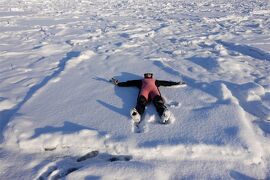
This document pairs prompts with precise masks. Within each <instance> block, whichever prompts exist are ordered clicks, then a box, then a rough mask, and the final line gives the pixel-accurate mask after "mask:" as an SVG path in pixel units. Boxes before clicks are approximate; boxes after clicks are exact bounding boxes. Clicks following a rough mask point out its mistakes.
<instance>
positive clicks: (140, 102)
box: [136, 95, 147, 115]
mask: <svg viewBox="0 0 270 180" xmlns="http://www.w3.org/2000/svg"><path fill="white" fill-rule="evenodd" d="M146 105H147V99H146V98H145V97H144V96H142V95H140V96H139V97H138V99H137V105H136V110H137V111H138V113H139V114H140V115H142V114H143V113H144V110H145V107H146Z"/></svg>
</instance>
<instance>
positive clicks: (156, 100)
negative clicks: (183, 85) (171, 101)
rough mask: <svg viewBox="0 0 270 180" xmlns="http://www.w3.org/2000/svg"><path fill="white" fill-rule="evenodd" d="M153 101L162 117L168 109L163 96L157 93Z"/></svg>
mask: <svg viewBox="0 0 270 180" xmlns="http://www.w3.org/2000/svg"><path fill="white" fill-rule="evenodd" d="M153 103H154V105H155V107H156V110H157V113H158V115H159V116H160V117H161V116H162V114H163V112H164V111H165V110H166V109H167V107H166V105H165V102H164V100H163V98H162V97H161V96H159V95H157V96H155V97H154V99H153Z"/></svg>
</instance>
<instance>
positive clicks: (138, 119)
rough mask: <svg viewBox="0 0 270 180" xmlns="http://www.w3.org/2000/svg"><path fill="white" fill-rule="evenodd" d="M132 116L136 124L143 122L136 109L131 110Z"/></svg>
mask: <svg viewBox="0 0 270 180" xmlns="http://www.w3.org/2000/svg"><path fill="white" fill-rule="evenodd" d="M130 116H131V118H132V120H133V121H134V122H135V123H139V122H140V121H141V115H140V114H139V113H138V111H137V109H135V108H133V109H131V111H130Z"/></svg>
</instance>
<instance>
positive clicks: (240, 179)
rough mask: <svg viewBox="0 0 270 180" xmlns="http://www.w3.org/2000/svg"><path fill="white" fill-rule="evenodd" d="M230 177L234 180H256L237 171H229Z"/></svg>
mask: <svg viewBox="0 0 270 180" xmlns="http://www.w3.org/2000/svg"><path fill="white" fill-rule="evenodd" d="M230 176H231V177H232V178H233V179H235V180H256V178H253V177H250V176H247V175H245V174H243V173H240V172H238V171H235V170H231V171H230Z"/></svg>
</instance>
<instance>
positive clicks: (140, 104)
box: [136, 95, 167, 116]
mask: <svg viewBox="0 0 270 180" xmlns="http://www.w3.org/2000/svg"><path fill="white" fill-rule="evenodd" d="M147 103H148V102H147V99H146V98H145V97H144V96H142V95H141V96H139V97H138V99H137V105H136V109H137V111H138V113H139V114H140V115H142V114H143V113H144V110H145V107H146V105H147ZM153 103H154V106H155V107H156V110H157V113H158V115H159V116H162V114H163V112H164V110H165V109H167V107H166V106H165V102H164V100H163V99H162V97H161V96H155V97H154V99H153Z"/></svg>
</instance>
